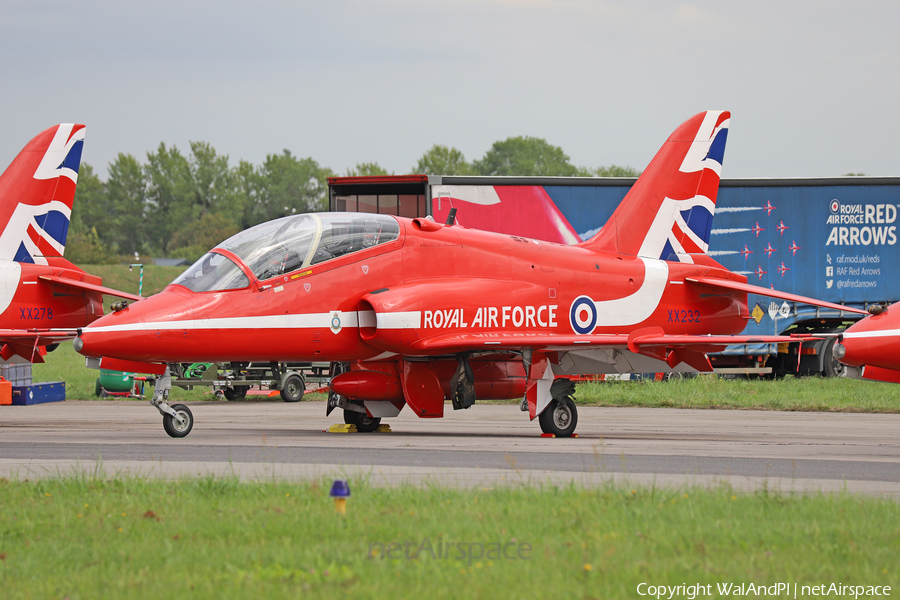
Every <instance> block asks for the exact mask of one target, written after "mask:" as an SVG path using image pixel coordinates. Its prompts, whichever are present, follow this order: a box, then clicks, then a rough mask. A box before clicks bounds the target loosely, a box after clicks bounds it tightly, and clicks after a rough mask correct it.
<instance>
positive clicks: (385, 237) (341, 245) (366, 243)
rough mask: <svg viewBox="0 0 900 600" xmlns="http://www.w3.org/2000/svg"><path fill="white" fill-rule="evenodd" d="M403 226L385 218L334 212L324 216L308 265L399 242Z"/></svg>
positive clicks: (382, 216) (394, 220)
mask: <svg viewBox="0 0 900 600" xmlns="http://www.w3.org/2000/svg"><path fill="white" fill-rule="evenodd" d="M399 235H400V224H399V223H397V220H396V219H393V218H391V217H387V216H384V215H372V214H363V213H332V214H328V215H322V236H321V238H320V239H319V243H318V245H317V246H316V251H315V253H314V254H313V256H312V258H311V259H310V263H309V264H312V265H314V264H316V263H320V262H324V261H326V260H331V259H332V258H337V257H338V256H343V255H344V254H350V253H351V252H356V251H357V250H363V249H364V248H371V247H372V246H377V245H378V244H383V243H385V242H390V241H392V240H396V239H397V236H399Z"/></svg>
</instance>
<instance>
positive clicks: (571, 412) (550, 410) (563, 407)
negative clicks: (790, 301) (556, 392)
mask: <svg viewBox="0 0 900 600" xmlns="http://www.w3.org/2000/svg"><path fill="white" fill-rule="evenodd" d="M538 420H539V421H540V423H541V431H543V432H544V433H552V434H554V435H555V436H556V437H571V436H572V434H573V433H575V426H576V425H578V410H577V409H576V408H575V403H574V402H573V401H572V399H571V398H569V397H568V396H567V397H566V398H565V399H564V400H563V401H562V402H560V401H559V400H553V401H551V402H550V405H549V406H547V408H545V409H544V412H542V413H541V414H540V416H539V417H538Z"/></svg>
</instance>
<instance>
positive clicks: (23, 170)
mask: <svg viewBox="0 0 900 600" xmlns="http://www.w3.org/2000/svg"><path fill="white" fill-rule="evenodd" d="M84 130H85V127H84V125H75V124H71V123H64V124H61V125H55V126H53V127H51V128H50V129H47V130H46V131H44V132H43V133H41V134H39V135H38V136H37V137H35V138H34V139H33V140H31V142H29V143H28V145H27V146H25V148H24V149H23V150H22V151H21V152H20V153H19V155H18V156H17V157H16V158H15V160H13V162H12V163H11V164H10V165H9V167H8V168H7V169H6V171H4V172H3V174H2V175H0V357H2V359H3V360H4V361H10V360H24V361H28V362H43V355H44V353H45V348H46V347H47V346H49V347H51V348H53V347H55V346H54V345H55V344H57V343H59V342H60V341H63V340H67V339H72V338H73V337H75V335H76V333H77V331H76V330H77V328H78V327H84V326H85V325H87V324H88V323H90V322H91V321H94V320H95V319H99V318H100V317H101V316H102V315H103V306H102V301H103V294H109V295H113V296H119V297H121V298H127V299H131V300H139V299H140V296H135V295H133V294H126V293H123V292H119V291H116V290H111V289H109V288H105V287H103V286H102V285H101V284H102V283H103V281H102V280H101V279H100V278H99V277H95V276H93V275H88V274H87V273H85V272H84V271H82V270H81V269H79V268H78V267H76V266H75V265H73V264H72V263H70V262H69V261H67V260H66V259H64V258H63V257H62V255H63V252H64V251H65V247H66V237H67V234H68V231H69V219H70V217H71V214H72V202H73V200H74V198H75V186H76V183H77V181H78V168H79V166H80V164H81V150H82V146H83V144H84ZM15 357H18V358H15Z"/></svg>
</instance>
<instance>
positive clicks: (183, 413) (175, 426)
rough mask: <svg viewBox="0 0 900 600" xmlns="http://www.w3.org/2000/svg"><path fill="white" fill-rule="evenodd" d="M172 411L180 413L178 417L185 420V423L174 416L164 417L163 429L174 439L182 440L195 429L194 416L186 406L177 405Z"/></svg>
mask: <svg viewBox="0 0 900 600" xmlns="http://www.w3.org/2000/svg"><path fill="white" fill-rule="evenodd" d="M172 410H174V411H175V412H176V413H178V416H179V417H181V418H182V419H184V422H183V423H182V422H180V421H178V419H176V418H175V417H173V416H172V415H163V429H165V430H166V433H168V434H169V435H170V436H172V437H174V438H182V437H184V436H186V435H187V434H189V433H190V432H191V429H193V428H194V415H193V414H192V413H191V409H189V408H188V407H187V406H185V405H184V404H175V405H173V406H172Z"/></svg>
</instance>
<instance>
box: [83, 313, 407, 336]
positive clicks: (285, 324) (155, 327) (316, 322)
mask: <svg viewBox="0 0 900 600" xmlns="http://www.w3.org/2000/svg"><path fill="white" fill-rule="evenodd" d="M335 314H337V316H338V318H340V321H341V327H359V326H360V324H362V326H363V327H375V326H376V325H377V327H378V328H379V329H417V328H418V327H419V324H420V323H421V320H422V313H421V312H420V311H410V312H397V313H385V314H379V315H377V316H376V315H375V314H374V313H373V311H363V312H361V313H357V312H356V311H351V312H336V313H330V312H327V313H311V314H301V315H263V316H257V317H224V318H218V319H185V320H183V321H150V322H141V323H123V324H121V325H101V326H95V325H89V326H87V327H86V328H85V330H84V331H85V333H116V332H125V331H170V330H184V329H187V330H195V329H226V330H227V329H230V330H233V329H329V328H331V327H332V320H333V319H334V316H335Z"/></svg>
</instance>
